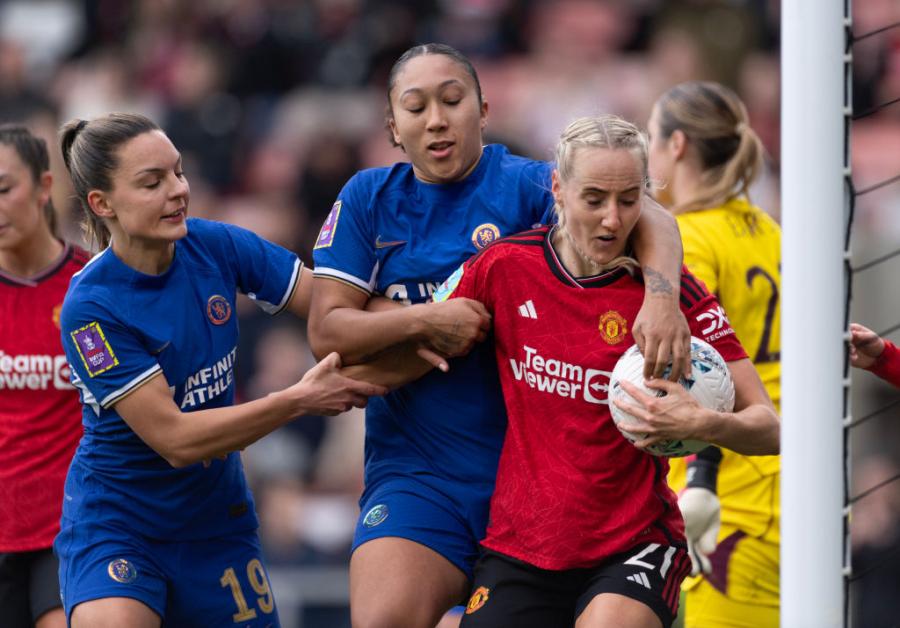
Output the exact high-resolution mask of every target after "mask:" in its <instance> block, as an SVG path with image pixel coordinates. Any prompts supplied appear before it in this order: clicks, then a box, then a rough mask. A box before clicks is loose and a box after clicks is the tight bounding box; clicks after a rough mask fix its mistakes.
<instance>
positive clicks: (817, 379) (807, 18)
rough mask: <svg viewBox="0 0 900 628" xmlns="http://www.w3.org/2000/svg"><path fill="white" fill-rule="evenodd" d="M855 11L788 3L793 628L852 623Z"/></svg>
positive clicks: (786, 432) (785, 496)
mask: <svg viewBox="0 0 900 628" xmlns="http://www.w3.org/2000/svg"><path fill="white" fill-rule="evenodd" d="M847 1H849V0H847ZM846 8H847V6H846V5H845V0H784V1H783V2H782V3H781V11H782V18H781V19H782V31H781V55H782V57H781V59H782V62H781V67H782V79H781V88H782V92H781V94H782V95H781V98H782V108H781V110H782V118H781V137H782V143H781V146H782V148H781V186H782V188H781V189H782V210H781V211H782V228H783V233H784V235H783V239H782V265H783V266H782V327H781V348H782V356H781V357H782V371H781V391H782V405H781V412H782V417H783V423H782V428H781V439H782V440H781V453H782V461H781V469H782V474H781V511H782V526H781V625H782V626H784V627H786V628H787V627H789V628H806V627H809V628H829V627H839V626H842V625H843V622H844V586H843V572H842V569H843V549H842V548H843V543H844V530H843V505H844V504H843V497H844V496H843V486H844V475H843V474H844V452H843V423H842V421H843V418H844V417H843V413H844V412H843V408H844V396H843V395H844V393H843V390H844V381H843V380H844V377H843V369H844V331H845V330H844V328H843V327H844V320H843V319H844V299H845V295H844V272H845V269H844V258H843V255H844V244H843V238H844V234H843V231H844V220H845V218H844V163H843V161H844V107H845V85H844V46H845V30H844V29H845V19H844V15H845V9H846Z"/></svg>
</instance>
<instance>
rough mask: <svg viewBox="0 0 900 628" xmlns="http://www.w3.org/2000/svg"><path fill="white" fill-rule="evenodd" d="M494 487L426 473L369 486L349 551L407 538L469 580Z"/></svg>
mask: <svg viewBox="0 0 900 628" xmlns="http://www.w3.org/2000/svg"><path fill="white" fill-rule="evenodd" d="M493 488H494V487H493V486H492V485H491V486H480V485H478V484H475V483H469V484H463V483H461V482H458V481H451V480H447V479H444V478H439V477H437V476H433V475H430V474H420V475H416V476H403V477H392V478H390V479H385V480H381V481H378V482H375V483H372V484H370V485H369V486H367V487H366V490H365V492H364V493H363V496H362V498H361V499H360V502H359V505H360V516H359V520H358V521H357V522H356V532H355V534H354V537H353V549H354V550H355V549H356V548H357V547H359V546H360V545H362V544H363V543H365V542H366V541H371V540H373V539H378V538H383V537H390V536H395V537H400V538H404V539H409V540H411V541H415V542H417V543H420V544H422V545H424V546H425V547H428V548H430V549H432V550H434V551H435V552H437V553H438V554H440V555H441V556H443V557H444V558H446V559H447V560H449V561H450V562H451V563H453V564H454V565H455V566H456V567H457V568H459V570H460V571H462V572H463V573H464V574H465V575H466V577H467V578H468V579H469V580H471V579H472V571H473V569H474V566H475V561H476V560H477V558H478V551H479V546H478V543H479V542H480V541H481V540H482V539H483V538H484V534H485V530H486V529H487V518H488V510H489V507H490V498H491V493H492V492H493Z"/></svg>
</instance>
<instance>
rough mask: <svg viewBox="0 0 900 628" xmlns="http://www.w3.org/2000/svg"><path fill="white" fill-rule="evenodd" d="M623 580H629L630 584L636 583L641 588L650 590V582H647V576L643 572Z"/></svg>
mask: <svg viewBox="0 0 900 628" xmlns="http://www.w3.org/2000/svg"><path fill="white" fill-rule="evenodd" d="M625 579H626V580H631V581H632V582H637V583H638V584H639V585H641V586H642V587H647V588H648V589H649V588H650V581H649V580H647V574H645V573H644V572H643V571H639V572H638V573H636V574H634V575H633V576H628V577H627V578H625Z"/></svg>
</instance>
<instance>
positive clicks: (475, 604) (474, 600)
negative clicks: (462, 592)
mask: <svg viewBox="0 0 900 628" xmlns="http://www.w3.org/2000/svg"><path fill="white" fill-rule="evenodd" d="M490 593H491V590H490V589H488V588H487V587H478V588H477V589H475V592H474V593H473V594H472V597H470V598H469V603H468V604H466V615H471V614H472V613H474V612H475V611H477V610H478V609H479V608H481V607H482V606H484V605H485V604H486V603H487V601H488V597H490Z"/></svg>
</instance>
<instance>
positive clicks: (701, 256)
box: [678, 220, 719, 294]
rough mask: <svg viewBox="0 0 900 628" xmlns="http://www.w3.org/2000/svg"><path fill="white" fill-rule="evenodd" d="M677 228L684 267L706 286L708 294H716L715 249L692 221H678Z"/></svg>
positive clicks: (717, 273) (716, 268) (717, 277)
mask: <svg viewBox="0 0 900 628" xmlns="http://www.w3.org/2000/svg"><path fill="white" fill-rule="evenodd" d="M678 228H679V229H680V230H681V242H682V245H683V247H684V265H685V266H687V267H688V268H689V269H690V271H691V273H692V274H693V275H694V277H696V278H697V279H699V280H700V281H702V282H703V283H704V284H706V288H707V289H708V290H709V292H711V293H713V294H716V293H717V292H718V290H719V268H718V267H719V263H718V260H717V258H716V251H715V249H714V248H713V247H712V246H711V245H710V243H709V240H708V238H707V237H705V235H704V233H703V231H702V230H701V229H700V228H699V225H697V224H696V223H695V222H694V221H691V220H679V221H678Z"/></svg>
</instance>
